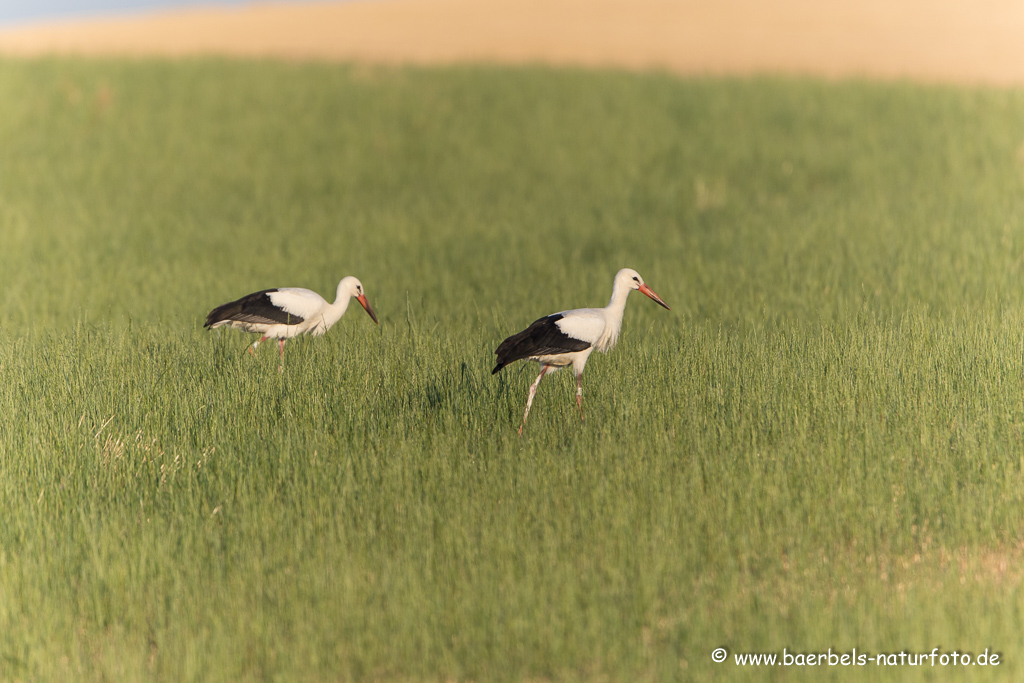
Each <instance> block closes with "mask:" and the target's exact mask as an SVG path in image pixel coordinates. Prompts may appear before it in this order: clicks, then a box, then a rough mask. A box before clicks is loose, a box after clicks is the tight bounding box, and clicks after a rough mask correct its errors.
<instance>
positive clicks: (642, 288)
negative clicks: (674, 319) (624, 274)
mask: <svg viewBox="0 0 1024 683" xmlns="http://www.w3.org/2000/svg"><path fill="white" fill-rule="evenodd" d="M640 291H641V292H643V293H644V294H646V295H647V296H649V297H651V298H652V299H654V302H655V303H656V304H658V305H659V306H664V307H665V310H666V311H671V310H672V309H671V308H669V307H668V304H667V303H665V302H664V301H662V300H661V297H660V296H658V295H657V294H655V293H654V290H653V289H651V288H650V287H648V286H647V285H640Z"/></svg>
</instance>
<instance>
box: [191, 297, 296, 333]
mask: <svg viewBox="0 0 1024 683" xmlns="http://www.w3.org/2000/svg"><path fill="white" fill-rule="evenodd" d="M276 291H277V290H276V289H264V290H263V291H261V292H253V293H252V294H247V295H245V296H243V297H242V298H241V299H238V300H237V301H232V302H230V303H227V304H224V305H223V306H218V307H217V308H215V309H213V310H212V311H210V314H209V315H207V316H206V325H204V327H210V326H211V325H216V324H217V323H219V322H227V321H231V320H237V321H238V322H242V323H257V324H261V325H298V324H299V323H301V322H303V320H304V319H303V318H302V317H301V316H297V315H295V314H294V313H288V312H287V311H283V310H281V309H280V308H278V307H277V306H275V305H274V303H273V302H272V301H271V300H270V295H271V294H273V293H274V292H276Z"/></svg>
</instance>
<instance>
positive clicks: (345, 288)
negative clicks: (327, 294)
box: [338, 275, 380, 325]
mask: <svg viewBox="0 0 1024 683" xmlns="http://www.w3.org/2000/svg"><path fill="white" fill-rule="evenodd" d="M342 296H351V297H355V300H356V301H358V302H359V305H360V306H362V307H363V310H365V311H366V312H367V313H369V314H370V318H371V319H372V320H373V322H375V323H377V314H376V313H374V312H373V308H372V307H371V306H370V302H369V301H367V300H366V292H364V291H363V283H362V282H360V281H359V278H355V277H352V276H351V275H349V276H348V277H346V278H345V279H343V280H342V281H341V282H339V283H338V297H339V298H340V297H342ZM377 324H378V325H379V324H380V323H377Z"/></svg>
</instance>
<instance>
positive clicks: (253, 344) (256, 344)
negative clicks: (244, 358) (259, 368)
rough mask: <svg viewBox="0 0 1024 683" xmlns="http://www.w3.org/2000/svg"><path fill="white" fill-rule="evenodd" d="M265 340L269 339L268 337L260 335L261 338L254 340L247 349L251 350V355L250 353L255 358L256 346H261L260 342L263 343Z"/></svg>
mask: <svg viewBox="0 0 1024 683" xmlns="http://www.w3.org/2000/svg"><path fill="white" fill-rule="evenodd" d="M265 341H267V338H266V337H260V338H259V339H257V340H256V341H254V342H253V343H252V346H250V347H249V348H248V349H247V350H248V351H249V355H250V356H252V357H253V358H255V357H256V347H257V346H259V345H260V344H262V343H263V342H265Z"/></svg>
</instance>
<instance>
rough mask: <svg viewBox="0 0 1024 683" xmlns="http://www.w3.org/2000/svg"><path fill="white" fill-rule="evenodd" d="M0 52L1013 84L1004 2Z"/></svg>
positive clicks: (331, 26) (116, 37)
mask: <svg viewBox="0 0 1024 683" xmlns="http://www.w3.org/2000/svg"><path fill="white" fill-rule="evenodd" d="M0 53H5V54H9V55H38V54H46V53H65V54H86V55H164V56H182V55H195V54H221V55H233V56H244V57H257V56H258V57H268V56H269V57H281V58H289V59H313V60H354V61H365V62H374V63H388V64H394V63H413V64H438V63H454V62H465V61H476V62H498V63H511V64H521V63H547V64H556V65H582V66H595V67H597V66H612V67H619V68H627V69H662V70H668V71H672V72H676V73H680V74H741V75H742V74H756V73H785V74H807V75H817V76H824V77H828V78H845V77H867V78H881V79H903V78H906V79H915V80H923V81H933V82H953V83H981V84H992V85H1008V86H1012V85H1019V84H1022V83H1024V3H1021V2H1019V1H1017V0H769V1H766V0H714V1H712V0H487V1H481V0H354V1H350V2H298V3H280V2H278V3H274V2H265V3H263V2H260V3H251V4H248V5H242V6H228V7H216V6H215V5H213V4H211V6H209V7H206V8H192V9H178V10H164V11H155V12H149V13H139V14H135V15H131V16H120V17H110V18H98V19H89V20H78V21H69V22H64V23H60V22H51V23H40V24H36V25H23V26H18V27H13V28H8V29H5V30H0Z"/></svg>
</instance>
